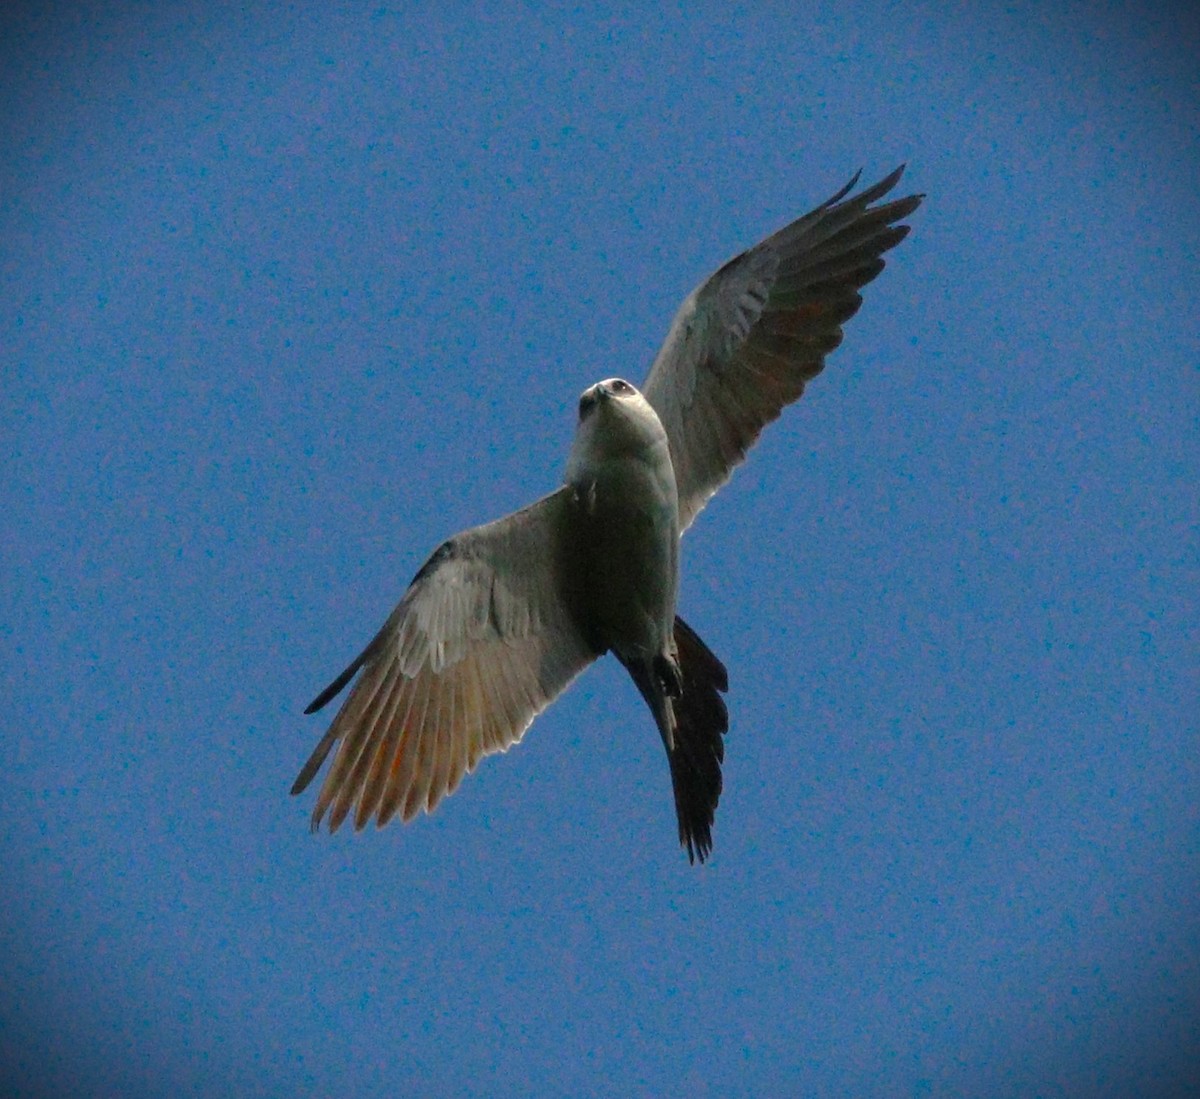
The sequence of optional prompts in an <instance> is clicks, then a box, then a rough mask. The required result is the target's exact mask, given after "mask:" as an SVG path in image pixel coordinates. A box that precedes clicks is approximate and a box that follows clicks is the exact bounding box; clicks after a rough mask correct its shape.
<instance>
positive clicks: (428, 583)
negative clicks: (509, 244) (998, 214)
mask: <svg viewBox="0 0 1200 1099" xmlns="http://www.w3.org/2000/svg"><path fill="white" fill-rule="evenodd" d="M902 171H903V169H902V168H898V169H897V170H896V171H895V172H893V173H892V174H891V175H889V176H888V177H887V178H886V179H883V180H881V181H880V182H879V183H877V184H876V185H875V186H873V187H870V188H868V189H867V190H865V191H862V192H860V193H859V194H858V195H856V196H854V197H853V198H847V197H846V196H847V195H848V194H849V193H850V191H851V190H852V188H853V187H854V185H855V183H856V182H857V180H858V176H857V175H856V176H855V177H854V179H852V180H851V181H850V183H849V184H847V185H846V186H845V187H844V188H842V189H841V190H840V191H839V192H838V193H837V194H836V195H834V196H833V197H832V198H830V199H829V200H828V201H826V202H824V203H822V204H821V205H820V206H819V207H817V209H815V210H813V211H812V212H811V213H809V214H806V215H805V216H804V217H802V218H800V219H799V220H797V221H795V222H793V223H791V224H790V225H788V226H786V227H785V228H783V229H781V230H780V231H779V232H777V233H775V234H774V235H772V236H770V237H768V238H767V239H766V240H764V241H763V242H762V243H761V244H759V245H757V246H756V247H754V248H752V249H750V250H749V251H747V252H744V253H742V254H741V255H740V256H738V257H736V258H735V259H733V260H731V261H730V262H729V263H727V264H725V265H724V266H723V267H721V268H720V269H719V270H718V271H717V272H716V273H715V274H714V275H712V276H711V277H710V278H708V279H707V280H705V282H703V283H702V284H701V285H700V286H699V287H698V288H697V289H696V290H695V291H693V292H692V293H691V294H690V295H689V296H688V297H687V299H686V300H685V301H684V303H683V305H682V306H681V307H680V309H679V311H678V313H677V314H676V316H675V319H674V321H673V323H672V324H671V328H670V330H669V332H668V335H667V339H666V341H665V343H664V344H663V347H662V349H661V350H660V351H659V353H658V355H657V357H656V358H655V360H654V363H653V365H652V367H651V369H650V374H649V376H648V377H647V379H646V382H645V385H644V387H643V390H642V392H640V393H639V392H638V390H637V389H636V388H634V387H633V386H632V385H630V384H629V383H628V382H626V381H623V380H621V379H619V378H611V379H608V380H607V381H604V382H599V383H597V384H596V385H594V386H591V387H590V388H589V389H587V390H586V391H585V392H584V394H583V396H582V397H581V399H580V420H579V427H578V430H577V432H576V437H575V441H574V443H573V445H572V448H571V453H570V456H569V458H568V461H567V471H566V477H565V481H566V483H565V484H564V485H563V487H562V488H560V489H558V490H557V491H556V492H553V493H551V494H550V495H548V496H546V497H544V498H543V499H541V500H539V501H537V502H536V503H533V504H531V505H529V506H528V507H526V508H523V509H521V510H520V511H517V512H514V513H513V514H512V515H509V516H506V517H505V518H503V519H499V520H497V521H496V522H493V523H488V524H486V525H485V526H481V527H476V528H474V529H472V530H468V531H464V532H463V533H461V534H458V535H455V536H454V537H453V538H451V539H449V540H448V541H447V542H445V543H444V544H443V545H442V546H441V547H439V549H438V550H437V551H436V552H435V553H434V554H433V555H432V556H431V557H430V559H429V560H428V561H427V562H426V563H425V565H424V566H423V567H422V568H421V569H420V571H419V572H418V573H417V575H416V576H415V577H414V578H413V581H412V584H411V585H410V587H409V589H408V591H407V592H406V593H405V595H404V597H403V599H402V600H401V601H400V603H399V605H398V606H397V607H396V609H395V610H394V611H393V612H392V614H391V615H390V617H389V618H388V620H387V622H385V623H384V625H383V628H382V629H381V630H380V631H379V633H377V634H376V635H375V637H374V638H373V639H372V641H371V642H370V644H369V645H368V646H367V647H366V648H365V649H364V650H363V651H362V652H361V653H360V654H359V656H358V657H357V658H356V659H355V660H354V661H353V663H352V664H351V665H350V666H349V667H348V668H347V669H346V670H345V671H344V672H343V673H342V674H341V675H340V676H339V677H338V678H337V679H336V680H334V682H333V683H332V684H330V686H329V687H328V688H326V690H325V691H323V692H322V693H321V694H320V695H318V696H317V698H316V699H314V700H313V702H312V704H311V705H310V706H309V707H308V709H307V710H306V711H305V712H306V713H313V712H315V711H316V710H319V709H320V708H321V707H323V706H324V705H325V704H326V703H328V702H329V701H330V700H331V699H332V698H333V697H334V696H336V695H337V694H338V693H339V692H340V691H341V690H342V689H343V688H344V687H345V686H346V685H347V683H349V682H350V680H351V679H353V678H354V676H355V675H356V674H358V673H360V672H361V674H360V675H359V678H358V681H357V682H356V683H355V684H354V687H353V689H352V690H351V692H350V694H349V695H348V696H347V698H346V700H345V702H344V703H343V704H342V707H341V709H340V710H339V711H338V713H337V716H336V717H335V718H334V720H333V722H332V724H331V725H330V727H329V730H328V732H326V734H325V736H324V737H323V738H322V740H321V742H320V743H319V744H318V745H317V747H316V750H315V751H314V752H313V753H312V756H311V757H310V758H309V760H308V762H307V763H306V764H305V765H304V768H303V769H302V770H301V772H300V775H299V777H298V778H297V779H296V782H295V784H294V785H293V787H292V793H293V794H298V793H300V792H301V791H302V790H304V789H305V788H306V787H307V786H308V785H309V783H310V782H311V781H312V779H313V778H314V777H315V776H316V774H317V772H318V771H319V770H320V769H321V766H322V764H323V763H324V761H325V759H326V757H327V756H328V755H329V753H330V752H331V751H332V750H333V748H334V747H335V745H336V746H337V751H336V752H335V753H334V758H333V763H332V765H331V767H330V769H329V772H328V774H327V775H326V777H325V781H324V784H323V785H322V787H321V791H320V793H319V795H318V797H317V803H316V807H315V808H314V810H313V818H312V821H313V827H314V828H316V827H317V826H318V825H319V824H320V822H321V820H322V819H324V818H325V816H326V814H327V813H328V820H329V827H330V829H331V830H333V829H336V828H337V827H338V826H339V825H340V824H341V823H342V822H343V821H344V820H345V818H346V817H347V816H349V815H350V814H351V813H353V816H354V824H355V827H356V828H362V827H363V826H364V825H365V824H366V823H367V821H368V820H370V819H371V818H372V817H374V818H375V819H376V821H377V822H378V823H379V825H380V826H382V825H383V824H386V823H387V822H388V821H389V820H390V819H391V818H392V817H393V816H395V815H397V814H399V815H400V816H402V817H403V818H404V819H405V820H409V819H411V818H412V817H413V816H415V815H416V814H417V813H418V812H419V811H421V810H422V809H424V810H426V811H430V810H432V809H433V808H434V806H435V805H437V803H438V802H439V801H440V800H441V799H442V798H443V797H444V796H445V795H446V794H449V793H451V792H453V791H454V789H455V788H456V787H457V786H458V783H459V781H460V780H461V779H462V777H463V775H464V774H466V773H469V772H470V771H472V770H474V768H475V766H476V765H477V764H478V762H479V760H480V759H482V758H483V757H484V756H485V755H490V754H491V753H493V752H501V751H505V750H507V749H508V748H509V747H510V746H511V745H512V744H514V743H515V742H516V741H518V740H519V739H520V738H521V736H522V735H523V733H524V732H525V730H526V729H527V728H528V727H529V725H530V723H531V722H532V721H533V719H534V718H535V717H536V716H537V715H538V714H539V713H541V711H542V710H544V709H545V708H546V707H547V706H548V705H549V704H550V703H551V702H552V701H553V700H554V699H555V698H556V697H557V696H558V695H559V694H560V693H562V691H564V690H565V689H566V688H567V687H568V686H569V685H570V683H571V682H572V680H574V679H575V677H576V676H578V675H579V673H580V672H582V671H583V670H584V668H586V667H587V666H588V664H590V663H591V662H592V661H593V660H595V659H597V658H598V657H599V656H602V655H603V654H604V653H606V652H613V653H614V654H615V655H616V656H617V658H618V659H619V660H621V662H622V663H623V664H624V665H625V667H626V668H627V669H628V670H629V673H630V675H631V676H632V678H633V680H634V683H635V684H636V685H637V687H638V690H639V691H640V692H641V694H642V696H643V697H644V698H645V700H646V702H647V705H648V706H649V708H650V711H651V713H652V715H653V716H654V720H655V724H656V726H657V728H658V730H659V734H660V736H661V738H662V741H663V745H664V747H665V749H666V752H667V757H668V762H669V764H670V770H671V778H672V786H673V789H674V793H675V807H676V814H677V819H678V823H679V838H680V842H681V844H683V845H684V846H685V847H686V848H687V851H688V856H689V858H690V859H694V858H697V857H698V858H699V859H700V860H701V861H702V862H703V861H704V859H705V858H706V857H707V856H708V855H709V853H710V852H711V849H712V824H713V819H714V813H715V810H716V806H717V802H718V799H719V797H720V793H721V763H722V761H723V757H724V741H723V737H724V735H725V733H726V732H727V730H728V724H729V721H728V712H727V710H726V706H725V701H724V699H723V698H722V694H723V693H724V692H725V691H726V690H727V688H728V683H727V677H726V673H725V668H724V666H723V665H722V664H721V662H720V660H718V659H717V658H716V657H715V656H714V655H713V654H712V652H711V651H710V650H709V649H708V647H707V646H706V645H705V644H704V642H703V641H701V640H700V638H699V637H698V635H697V634H696V633H695V632H694V631H693V630H692V629H691V628H690V627H688V626H687V625H686V623H684V622H683V621H682V620H681V619H679V618H678V617H677V615H676V601H677V597H678V589H679V545H680V541H679V540H680V536H681V534H682V532H683V531H684V530H686V529H687V527H688V526H690V525H691V523H692V521H693V520H694V519H695V517H696V515H697V514H698V513H699V511H700V510H701V509H702V508H703V507H704V505H705V503H706V502H707V501H708V499H709V498H710V497H711V496H712V494H713V493H714V492H716V490H717V489H718V488H720V486H721V485H722V484H724V483H725V481H727V480H728V479H729V476H730V474H731V473H732V470H733V468H734V466H736V465H737V464H738V463H739V462H740V461H741V460H742V459H743V458H744V457H745V454H746V451H747V450H748V449H749V448H750V446H752V445H753V443H754V441H755V440H756V439H757V438H758V436H759V434H760V433H761V431H762V429H763V427H765V426H766V425H767V424H768V423H770V422H771V421H772V420H774V419H776V418H777V417H778V416H779V415H780V413H781V412H782V410H783V408H784V407H785V406H786V405H788V404H790V403H791V402H793V401H795V400H796V399H797V398H798V397H799V396H800V395H801V394H802V393H803V391H804V386H805V384H806V383H807V382H808V381H809V380H810V379H811V378H813V377H814V376H815V375H816V374H818V373H819V372H820V371H821V369H822V368H823V366H824V361H825V356H826V355H827V354H828V353H829V352H830V351H832V350H833V349H834V348H836V347H837V346H838V344H839V343H840V342H841V339H842V325H843V324H844V323H845V322H846V321H847V320H848V319H849V318H850V317H852V316H853V315H854V314H855V313H856V312H857V310H858V308H859V305H860V304H861V301H862V299H861V297H860V295H859V293H858V291H859V290H860V289H861V288H862V287H863V286H865V285H866V284H867V283H869V282H870V281H871V280H872V279H874V278H875V277H876V276H877V275H878V274H879V272H880V271H881V270H882V269H883V265H884V261H883V259H882V255H883V253H884V252H886V251H888V250H889V249H891V248H894V247H895V246H896V245H897V244H898V243H899V242H900V241H901V240H903V239H904V237H905V235H906V234H907V232H908V227H907V226H905V225H899V224H897V222H899V221H900V220H901V219H903V218H905V217H907V216H908V215H909V214H911V213H912V212H913V211H914V210H915V209H916V208H917V206H918V205H919V204H920V202H921V198H922V196H920V195H912V196H909V197H907V198H902V199H898V200H895V201H892V202H889V203H886V204H883V205H878V206H872V205H871V203H874V202H877V201H878V200H879V199H881V198H883V196H884V195H886V194H887V193H888V192H889V191H891V189H892V188H893V187H894V186H895V185H896V183H897V181H898V180H899V178H900V175H901V172H902Z"/></svg>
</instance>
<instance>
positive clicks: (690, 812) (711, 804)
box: [667, 617, 729, 862]
mask: <svg viewBox="0 0 1200 1099" xmlns="http://www.w3.org/2000/svg"><path fill="white" fill-rule="evenodd" d="M675 647H676V650H677V651H678V654H679V671H680V673H681V676H682V678H683V693H682V694H681V695H680V697H679V698H677V699H675V700H674V709H675V750H674V751H673V752H668V753H667V758H668V759H669V760H670V763H671V785H672V786H673V788H674V790H675V814H676V816H677V817H678V819H679V842H680V844H681V845H682V846H684V847H686V848H687V852H688V861H689V862H694V861H695V859H697V858H698V859H699V860H700V861H701V862H704V860H705V859H706V858H708V856H709V854H710V853H711V852H712V826H713V820H714V819H715V815H716V810H717V802H718V801H719V800H720V798H721V763H722V762H723V761H724V759H725V741H724V740H723V739H722V737H724V735H725V734H726V733H727V732H728V731H729V710H728V709H727V708H726V706H725V700H724V699H723V698H722V697H721V694H722V693H724V692H725V691H728V690H729V675H728V673H727V672H726V671H725V665H724V664H722V663H721V661H720V660H718V659H717V657H716V656H715V655H714V654H713V652H712V650H710V649H709V647H708V646H707V645H705V644H704V642H703V641H701V640H700V638H699V636H698V635H697V634H696V632H695V631H694V630H693V629H692V628H691V626H689V625H688V624H687V623H686V622H684V620H683V619H682V618H678V617H677V618H676V619H675Z"/></svg>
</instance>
